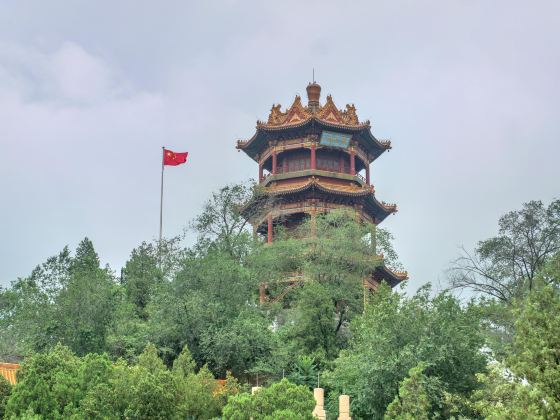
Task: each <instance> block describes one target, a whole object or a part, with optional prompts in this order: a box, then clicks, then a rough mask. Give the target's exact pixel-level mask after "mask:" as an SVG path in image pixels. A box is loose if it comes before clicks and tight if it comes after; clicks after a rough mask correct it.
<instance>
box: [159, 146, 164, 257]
mask: <svg viewBox="0 0 560 420" xmlns="http://www.w3.org/2000/svg"><path fill="white" fill-rule="evenodd" d="M164 159H165V146H162V147H161V193H160V197H159V242H158V245H159V247H161V230H162V226H163V168H164V164H163V162H164Z"/></svg>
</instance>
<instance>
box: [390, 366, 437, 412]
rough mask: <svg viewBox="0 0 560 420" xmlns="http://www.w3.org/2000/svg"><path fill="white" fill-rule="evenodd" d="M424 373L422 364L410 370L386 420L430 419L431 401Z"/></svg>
mask: <svg viewBox="0 0 560 420" xmlns="http://www.w3.org/2000/svg"><path fill="white" fill-rule="evenodd" d="M423 371H424V366H423V365H422V364H419V365H418V366H416V367H413V368H412V369H410V370H409V372H408V377H407V378H406V379H405V380H404V381H402V383H401V386H400V387H399V393H398V394H397V396H396V397H395V399H394V400H393V402H392V403H391V404H389V406H388V407H387V411H386V412H385V418H386V419H399V420H416V419H418V420H424V419H425V420H428V419H429V418H430V416H429V414H430V401H429V400H428V394H427V393H426V382H427V381H428V378H427V377H426V375H424V373H423Z"/></svg>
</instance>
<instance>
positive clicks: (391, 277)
mask: <svg viewBox="0 0 560 420" xmlns="http://www.w3.org/2000/svg"><path fill="white" fill-rule="evenodd" d="M374 277H375V278H377V279H379V278H380V279H382V280H385V281H386V282H387V283H388V284H389V286H391V287H395V286H396V285H397V284H399V283H400V282H401V281H405V280H408V272H407V271H397V270H393V269H391V268H389V267H387V266H386V265H384V264H383V265H380V266H379V267H377V268H376V269H375V274H374Z"/></svg>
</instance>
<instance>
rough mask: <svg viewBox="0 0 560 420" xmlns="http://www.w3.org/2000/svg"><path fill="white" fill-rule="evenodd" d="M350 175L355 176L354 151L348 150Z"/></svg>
mask: <svg viewBox="0 0 560 420" xmlns="http://www.w3.org/2000/svg"><path fill="white" fill-rule="evenodd" d="M350 175H356V151H355V150H354V149H352V150H350Z"/></svg>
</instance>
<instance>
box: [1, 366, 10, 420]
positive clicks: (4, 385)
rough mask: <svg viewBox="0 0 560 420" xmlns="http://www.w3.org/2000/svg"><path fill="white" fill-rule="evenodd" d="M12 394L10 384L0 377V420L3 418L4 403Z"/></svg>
mask: <svg viewBox="0 0 560 420" xmlns="http://www.w3.org/2000/svg"><path fill="white" fill-rule="evenodd" d="M11 393H12V386H11V385H10V383H9V382H8V381H7V380H6V379H4V377H3V376H1V375H0V419H3V418H4V412H5V411H6V403H7V402H8V398H9V396H10V394H11Z"/></svg>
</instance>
